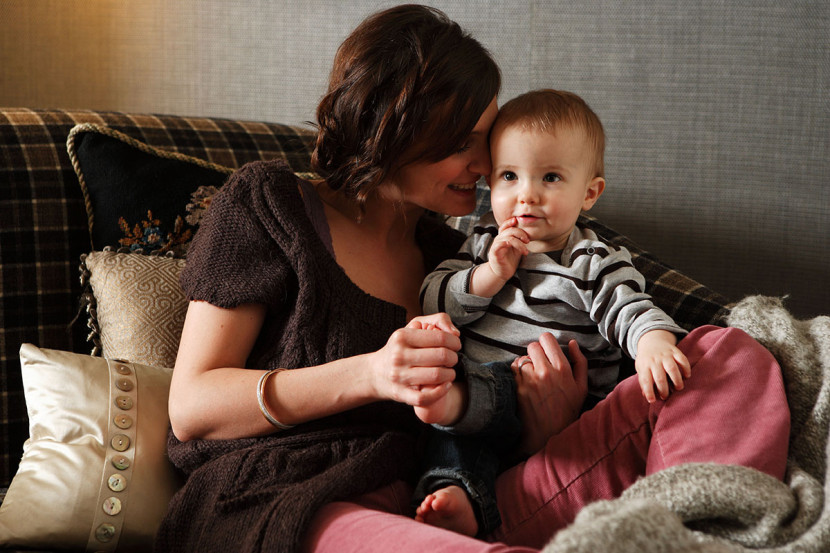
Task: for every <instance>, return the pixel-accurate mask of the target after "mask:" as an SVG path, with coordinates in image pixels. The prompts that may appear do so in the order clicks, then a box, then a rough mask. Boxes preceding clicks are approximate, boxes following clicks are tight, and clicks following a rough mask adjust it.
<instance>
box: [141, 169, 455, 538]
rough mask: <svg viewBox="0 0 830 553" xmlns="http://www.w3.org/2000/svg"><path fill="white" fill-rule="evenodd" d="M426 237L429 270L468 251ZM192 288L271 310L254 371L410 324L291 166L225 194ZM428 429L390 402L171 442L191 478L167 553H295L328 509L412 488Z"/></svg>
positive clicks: (169, 532) (422, 227)
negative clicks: (311, 205) (310, 199)
mask: <svg viewBox="0 0 830 553" xmlns="http://www.w3.org/2000/svg"><path fill="white" fill-rule="evenodd" d="M417 237H418V242H419V245H420V246H421V249H422V250H423V251H424V257H425V264H426V265H427V266H426V270H427V271H429V270H431V269H432V268H433V267H434V266H435V265H437V264H438V263H439V262H440V261H442V260H443V259H445V258H447V257H450V256H452V255H454V254H455V251H456V250H457V249H458V246H459V245H460V243H461V241H462V239H463V237H462V236H461V235H460V234H459V233H457V232H455V231H453V230H451V229H449V228H448V227H446V226H445V225H443V224H441V223H440V222H437V221H435V220H434V219H431V218H428V217H424V218H423V219H422V220H421V221H420V222H419V226H418V234H417ZM182 286H183V288H184V290H185V292H186V293H187V295H188V296H189V297H190V298H191V299H197V300H205V301H208V302H210V303H212V304H214V305H217V306H220V307H234V306H237V305H239V304H242V303H248V302H254V303H262V304H265V305H266V306H267V307H268V312H267V316H266V320H265V323H264V326H263V329H262V332H261V334H260V336H259V338H258V340H257V342H256V344H255V346H254V349H253V351H252V353H251V356H250V358H249V360H248V366H249V367H250V368H259V369H263V368H274V367H285V368H297V367H305V366H310V365H317V364H321V363H326V362H328V361H332V360H335V359H340V358H343V357H349V356H354V355H358V354H361V353H366V352H370V351H375V350H378V349H380V348H381V347H382V346H383V345H384V344H385V343H386V340H387V338H388V337H389V335H390V334H391V333H392V332H393V331H394V330H396V329H397V328H400V327H401V326H403V325H404V324H405V323H406V313H405V310H404V309H403V308H402V307H400V306H397V305H393V304H390V303H388V302H385V301H382V300H379V299H377V298H375V297H373V296H370V295H368V294H366V293H365V292H363V291H362V290H360V289H359V288H358V287H357V286H355V285H354V284H353V283H352V282H351V281H350V280H349V278H348V277H347V276H346V274H345V273H344V272H343V270H342V269H341V268H340V267H339V266H338V265H337V263H336V262H335V260H334V259H333V258H332V256H331V254H330V253H329V252H328V250H327V249H326V247H325V245H324V244H323V243H322V241H321V240H320V238H319V237H318V235H317V233H316V232H315V231H314V228H313V227H312V225H311V222H310V221H309V219H308V217H307V215H306V211H305V207H304V204H303V200H302V197H301V196H300V194H299V193H298V181H297V179H296V177H295V176H294V175H293V174H292V173H291V172H290V170H289V169H288V168H287V167H286V166H285V164H283V163H282V162H258V163H254V164H250V165H247V166H245V167H243V168H242V169H240V170H239V171H238V172H237V173H235V175H234V176H232V177H231V180H230V181H229V182H228V184H227V185H225V186H224V187H223V189H222V190H221V192H220V193H219V194H217V195H216V197H215V198H214V200H213V203H212V205H211V208H210V210H209V211H208V214H207V215H206V217H205V219H204V221H203V223H202V225H201V228H200V230H199V232H198V233H197V234H196V237H195V239H194V241H193V244H192V245H191V247H190V251H189V253H188V259H187V266H186V268H185V270H184V272H183V274H182ZM251 393H252V394H253V393H254V390H251ZM205 408H206V409H209V408H210V406H208V405H206V406H205ZM421 429H422V426H421V425H420V424H419V423H418V421H417V419H416V418H415V417H414V415H413V412H412V409H411V408H409V407H407V406H405V405H402V404H397V403H393V402H379V403H374V404H371V405H367V406H365V407H361V408H359V409H354V410H351V411H347V412H345V413H341V414H339V415H335V416H332V417H327V418H325V419H321V420H318V421H314V422H312V423H308V424H303V425H299V426H297V427H296V428H294V429H293V430H291V431H287V432H280V433H276V434H273V435H271V436H267V437H264V438H250V439H239V440H194V441H190V442H186V443H182V442H179V441H178V440H177V439H176V438H175V437H174V436H173V435H172V433H171V435H170V439H169V454H170V458H171V460H172V461H173V463H174V464H175V465H176V466H178V467H179V468H180V469H182V470H183V471H184V472H185V473H186V474H187V475H188V479H187V482H186V484H185V486H184V487H183V488H182V490H181V491H180V492H179V493H178V494H177V495H176V496H175V497H174V499H173V501H172V502H171V504H170V508H169V511H168V514H167V516H166V517H165V519H164V521H163V523H162V525H161V528H160V530H159V533H158V536H157V543H156V550H157V551H164V552H167V551H188V552H191V551H217V552H219V551H221V552H223V553H224V552H226V551H240V552H259V551H269V552H273V551H294V550H296V549H298V547H299V544H300V539H301V537H302V535H303V532H304V531H305V529H306V528H307V526H308V523H309V522H310V520H311V518H312V517H313V515H314V513H315V512H316V510H317V509H318V508H319V507H320V506H321V505H323V504H325V503H326V502H329V501H333V500H338V499H347V498H350V497H354V496H357V495H360V494H362V493H365V492H368V491H371V490H373V489H375V488H377V487H379V486H382V485H384V484H387V483H389V482H392V481H394V480H397V479H401V478H405V479H406V478H410V477H411V476H412V475H413V470H414V468H415V461H416V455H417V441H418V437H419V436H420V432H421Z"/></svg>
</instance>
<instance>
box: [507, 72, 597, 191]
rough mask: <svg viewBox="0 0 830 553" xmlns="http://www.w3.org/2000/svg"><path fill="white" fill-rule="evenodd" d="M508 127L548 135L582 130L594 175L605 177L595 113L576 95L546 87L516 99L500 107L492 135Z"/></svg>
mask: <svg viewBox="0 0 830 553" xmlns="http://www.w3.org/2000/svg"><path fill="white" fill-rule="evenodd" d="M511 125H520V126H521V128H523V129H524V130H528V131H536V132H546V133H551V134H553V133H555V132H556V130H557V129H559V128H563V127H564V128H569V129H574V130H578V129H582V130H583V131H584V132H585V136H586V138H587V141H588V145H589V147H590V148H591V149H592V150H593V154H594V173H595V175H594V176H595V177H603V178H605V162H604V159H603V158H604V157H605V131H604V130H603V128H602V123H601V122H600V120H599V117H597V114H596V113H594V111H593V110H592V109H591V108H590V107H589V106H588V104H587V103H585V100H583V99H582V98H580V97H579V96H577V95H576V94H574V93H572V92H566V91H564V90H553V89H549V88H547V89H540V90H532V91H530V92H526V93H524V94H522V95H521V96H517V97H515V98H513V99H512V100H510V101H509V102H507V103H506V104H504V105H503V106H502V107H501V109H500V110H499V114H498V117H496V121H495V123H494V124H493V131H492V132H493V133H494V134H495V133H496V132H497V130H500V129H503V128H505V127H508V126H511Z"/></svg>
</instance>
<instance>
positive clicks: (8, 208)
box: [0, 108, 728, 489]
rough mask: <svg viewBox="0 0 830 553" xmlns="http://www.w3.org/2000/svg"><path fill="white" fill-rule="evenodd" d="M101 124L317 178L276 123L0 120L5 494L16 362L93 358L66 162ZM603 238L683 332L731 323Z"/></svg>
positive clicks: (679, 281) (18, 400)
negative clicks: (75, 136)
mask: <svg viewBox="0 0 830 553" xmlns="http://www.w3.org/2000/svg"><path fill="white" fill-rule="evenodd" d="M79 123H92V124H97V125H102V126H107V127H111V128H113V129H116V130H119V131H121V132H123V133H125V134H127V135H129V136H131V137H133V138H135V139H137V140H140V141H142V142H144V143H146V144H148V145H150V146H154V147H159V148H165V149H170V150H171V151H175V152H179V153H183V154H186V155H190V156H194V157H197V158H201V159H205V160H207V161H209V162H212V163H215V164H218V165H223V166H227V167H232V168H236V167H240V166H241V165H243V164H245V163H247V162H250V161H256V160H265V159H273V158H277V157H282V158H284V159H286V160H287V161H288V163H289V164H290V165H291V167H292V169H293V170H294V171H296V172H308V171H310V170H311V169H310V163H309V157H310V152H311V148H312V141H313V133H312V132H310V131H309V130H307V129H303V128H300V127H292V126H286V125H280V124H275V123H263V122H248V121H238V120H229V119H218V118H204V117H183V116H171V115H144V114H126V113H117V112H100V111H67V110H31V109H23V108H0V489H2V488H4V487H6V486H8V483H9V482H10V480H11V478H12V476H13V475H14V473H15V472H16V470H17V463H18V461H19V459H20V455H21V453H22V446H23V442H24V440H25V439H26V438H27V436H28V421H27V417H26V407H25V404H24V398H23V391H22V389H23V386H22V381H21V378H20V366H19V361H18V350H19V349H20V345H21V344H22V343H25V342H31V343H34V344H36V345H37V346H39V347H42V348H51V349H58V350H69V351H75V352H89V351H90V349H91V346H90V345H89V344H87V343H86V338H87V333H88V330H87V329H86V327H85V324H84V322H85V320H86V317H85V316H79V317H78V321H77V322H75V323H74V324H72V321H73V319H74V318H75V317H76V315H77V314H78V308H79V300H80V297H81V293H82V290H81V285H80V280H79V273H78V267H79V262H80V256H81V254H83V253H87V252H88V251H89V250H90V237H89V228H88V225H87V214H86V209H85V207H84V200H83V196H82V193H81V188H80V185H79V183H78V179H77V177H76V174H75V171H74V170H73V167H72V164H71V162H70V160H69V155H68V154H67V152H66V140H67V136H68V134H69V131H70V129H71V128H72V127H74V126H75V125H76V124H79ZM489 205H490V204H489V196H488V194H487V189H486V186H484V185H483V184H480V186H479V190H478V207H477V210H476V211H475V212H474V213H473V214H471V215H469V216H467V217H464V218H460V219H450V220H449V221H448V223H449V224H450V225H451V226H453V227H455V228H458V229H459V230H461V231H462V232H465V233H468V232H469V230H470V229H471V226H472V224H473V223H474V222H475V221H476V220H477V219H478V216H479V215H480V214H482V213H484V212H486V211H488V210H489ZM581 224H584V225H587V226H588V227H590V228H591V229H593V230H594V231H595V232H596V233H597V234H598V235H600V236H602V237H603V238H605V239H606V240H608V241H609V242H612V243H614V244H616V245H623V246H625V247H627V248H628V249H629V250H630V251H631V253H632V256H633V257H634V260H635V264H636V265H637V268H638V269H639V270H640V271H641V272H642V273H643V274H644V275H645V277H646V280H647V282H648V291H649V292H650V293H651V294H652V296H654V298H655V302H656V303H657V304H658V305H659V306H660V307H661V308H662V309H664V310H665V311H666V312H667V313H668V314H669V315H671V316H672V317H674V318H675V320H676V321H677V322H678V324H680V325H681V326H683V327H685V328H693V327H696V326H700V325H702V324H707V323H715V324H718V323H721V321H722V317H723V316H724V315H725V314H726V313H727V311H728V309H727V300H726V299H725V298H724V297H723V296H721V295H720V294H717V293H716V292H714V291H712V290H710V289H708V288H706V287H705V286H703V285H701V284H700V283H698V282H696V281H694V280H692V279H690V278H688V277H686V276H685V275H683V274H682V273H679V272H677V271H675V270H674V269H672V268H671V267H668V266H667V265H665V264H664V263H662V262H660V260H658V259H656V258H655V257H654V256H652V255H651V254H649V253H648V252H646V251H644V250H643V249H642V248H640V247H639V246H637V245H636V244H634V243H633V242H632V241H631V240H629V239H628V238H626V237H625V236H622V235H620V234H619V233H617V232H615V231H613V230H612V229H610V228H608V227H606V226H605V225H603V224H602V223H601V222H599V221H597V220H596V219H593V218H591V217H587V216H586V217H583V218H582V219H581Z"/></svg>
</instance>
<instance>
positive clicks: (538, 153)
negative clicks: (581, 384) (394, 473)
mask: <svg viewBox="0 0 830 553" xmlns="http://www.w3.org/2000/svg"><path fill="white" fill-rule="evenodd" d="M604 149H605V136H604V131H603V128H602V124H601V123H600V121H599V118H598V117H597V116H596V114H595V113H594V112H593V111H592V110H591V109H590V108H589V107H588V105H587V104H586V103H585V102H584V100H582V99H581V98H580V97H578V96H576V95H575V94H572V93H569V92H562V91H556V90H537V91H533V92H529V93H527V94H523V95H521V96H519V97H517V98H514V99H513V100H511V101H510V102H508V103H507V104H505V105H504V106H503V107H502V108H501V110H500V111H499V115H498V117H497V119H496V122H495V123H494V124H493V128H492V130H491V134H490V151H491V157H492V164H493V167H492V173H491V175H490V178H489V179H488V182H489V185H490V200H491V204H492V212H491V213H488V214H486V215H484V216H483V217H482V218H481V219H480V220H479V222H478V223H477V225H476V228H475V230H474V231H473V233H472V235H471V236H470V237H469V238H468V239H467V241H466V242H465V243H464V245H463V246H462V248H461V250H459V252H458V254H457V256H456V257H455V258H454V259H451V260H447V261H445V262H444V263H442V264H441V265H439V266H438V267H437V268H436V270H435V271H434V272H433V273H431V274H430V275H428V276H427V278H426V280H425V281H424V284H423V287H422V297H423V308H424V313H425V314H426V313H435V312H442V311H443V312H446V313H448V314H449V315H450V317H451V318H452V321H453V323H454V324H455V325H456V326H457V327H458V328H460V329H461V336H462V344H463V349H462V354H463V367H464V370H465V372H466V373H467V375H466V382H465V379H459V382H464V384H461V383H459V384H457V386H459V387H460V386H464V385H467V386H469V385H470V383H469V382H470V378H473V379H475V378H477V376H476V374H477V373H478V372H480V371H492V372H493V374H495V379H496V381H497V382H501V383H502V384H499V385H497V387H496V389H497V391H498V393H497V394H496V395H501V396H504V395H505V394H515V383H514V382H512V380H513V378H512V376H513V375H512V373H511V372H510V370H511V367H510V365H511V364H512V370H518V371H529V370H532V366H531V367H528V366H526V364H527V363H528V361H529V360H528V359H527V358H525V357H522V356H524V355H525V354H526V351H527V349H526V348H527V345H528V344H529V343H531V342H533V341H537V340H538V339H539V336H540V335H541V334H543V333H545V332H551V333H553V334H554V336H556V338H557V340H558V341H559V343H560V344H561V345H563V346H564V345H567V344H569V343H570V342H572V341H574V340H575V341H576V343H577V344H578V345H579V347H580V350H581V351H582V352H583V353H584V354H585V356H586V357H587V359H588V387H589V396H593V398H594V401H597V400H599V399H601V398H603V397H605V395H606V394H608V392H610V391H611V389H613V387H614V386H615V384H616V382H617V380H618V376H619V364H620V361H621V359H622V355H623V354H626V355H628V356H630V357H632V358H634V359H635V367H636V370H637V375H638V378H639V383H640V386H641V388H642V391H643V395H644V397H645V399H646V400H647V401H649V402H654V401H656V399H657V396H656V395H655V389H656V391H657V393H658V394H659V396H660V398H661V399H665V398H666V397H668V395H669V391H670V389H669V385H670V383H671V384H673V385H674V387H675V389H677V390H680V389H682V388H683V379H684V377H685V378H688V377H689V376H691V369H690V366H689V362H688V360H687V359H686V357H685V355H683V353H682V352H681V351H680V350H679V349H678V348H677V347H676V343H677V339H678V336H683V335H684V334H685V333H686V332H685V331H684V330H683V329H682V328H680V327H679V326H678V325H677V324H675V323H674V321H673V320H672V319H671V318H670V317H669V316H668V315H667V314H665V313H664V312H663V311H661V310H660V309H658V308H657V307H655V306H654V304H653V303H652V302H651V298H650V297H649V296H648V295H647V294H646V293H645V278H644V277H643V276H642V275H641V274H640V273H639V272H638V271H637V270H636V269H635V268H634V265H633V264H632V261H631V255H630V254H629V252H628V251H627V250H625V249H624V248H621V247H617V246H612V245H610V244H606V243H604V242H603V241H602V240H600V239H599V238H598V237H597V235H596V234H595V233H594V232H592V231H591V230H589V229H587V228H582V227H580V226H578V225H577V219H578V218H579V215H580V213H581V212H582V211H587V210H589V209H591V207H593V205H594V204H595V203H596V201H597V200H598V199H599V197H600V196H601V195H602V193H603V191H604V189H605V178H604V167H603V163H604V162H603V155H604ZM517 356H518V357H520V359H519V360H518V362H516V359H517ZM494 362H495V363H494ZM499 362H500V363H499ZM484 363H487V364H486V365H482V364H484ZM505 373H506V374H507V375H508V377H509V379H510V381H509V382H508V381H507V380H505V377H504V374H505ZM491 378H492V377H491ZM463 397H464V396H463V394H462V392H460V391H459V390H451V393H448V394H447V395H446V396H445V397H444V398H443V399H442V400H439V401H438V402H436V403H435V404H432V405H430V406H427V407H419V408H416V413H417V415H418V416H419V417H420V418H421V420H423V421H424V422H428V423H431V424H433V425H436V426H438V428H439V430H438V431H436V432H435V433H434V440H437V441H438V442H439V443H440V445H439V446H433V447H431V448H430V451H431V453H430V455H429V456H428V460H427V462H428V463H429V467H430V468H429V469H428V470H426V471H425V474H424V476H423V477H422V479H421V482H420V483H419V485H418V488H417V489H416V494H415V502H416V503H417V505H418V507H417V514H416V518H417V519H419V520H422V521H424V522H427V523H429V524H434V525H437V526H442V527H446V528H450V529H453V530H456V531H459V532H462V533H466V534H470V535H475V534H479V535H481V534H486V533H489V532H490V531H492V530H493V529H494V528H495V527H497V526H498V524H500V520H499V518H498V510H497V508H496V507H495V498H494V494H493V481H494V479H495V474H496V469H497V468H498V464H499V456H500V455H501V454H503V453H504V452H503V451H493V448H492V447H490V444H493V443H496V444H505V443H511V444H514V445H515V443H516V441H515V440H509V439H508V438H509V436H506V435H500V434H498V432H502V431H505V432H510V431H515V429H517V428H520V427H519V426H518V424H517V423H515V422H513V421H509V420H507V419H506V417H507V418H509V417H512V418H513V419H515V418H516V415H515V399H513V398H512V397H500V398H497V403H499V402H500V403H499V406H498V408H490V409H488V408H487V406H480V405H476V404H470V405H466V406H465V402H464V401H462V399H461V398H463ZM470 397H471V398H473V401H475V398H476V397H480V396H479V395H473V394H470ZM505 406H508V407H509V406H512V410H511V409H509V408H508V409H506V408H505ZM506 410H507V411H511V412H510V413H505V411H506ZM471 413H475V414H476V416H477V417H479V418H481V417H482V416H483V415H482V413H485V414H487V415H489V416H491V418H492V421H493V422H488V423H487V425H488V426H486V427H485V428H476V429H475V430H474V431H473V432H469V427H470V425H469V424H468V423H466V422H463V421H461V422H459V419H468V418H469V417H470V416H471ZM485 418H486V417H485ZM448 424H452V425H453V426H452V427H445V426H442V425H448ZM494 428H495V429H496V430H494ZM507 429H514V430H507ZM494 432H496V433H494ZM485 441H486V442H487V443H483V442H485ZM471 448H472V449H474V451H472V452H471V451H470V449H471ZM488 455H489V456H491V457H495V460H493V461H492V463H491V465H489V466H490V467H491V468H488V469H487V470H486V471H485V472H486V473H487V474H485V475H484V477H483V478H478V476H476V474H475V472H476V470H478V467H479V466H480V464H481V459H482V458H483V457H482V456H488ZM465 459H466V460H473V461H471V464H475V466H476V470H473V467H471V466H464V463H465ZM492 466H495V467H496V468H495V469H494V468H492Z"/></svg>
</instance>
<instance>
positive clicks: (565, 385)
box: [512, 332, 588, 454]
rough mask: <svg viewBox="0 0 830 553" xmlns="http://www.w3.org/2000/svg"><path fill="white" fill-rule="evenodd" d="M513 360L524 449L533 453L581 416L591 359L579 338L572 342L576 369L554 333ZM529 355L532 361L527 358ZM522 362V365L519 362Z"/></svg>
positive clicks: (530, 346) (547, 334)
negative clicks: (580, 348)
mask: <svg viewBox="0 0 830 553" xmlns="http://www.w3.org/2000/svg"><path fill="white" fill-rule="evenodd" d="M527 353H528V356H527V357H519V358H518V359H516V360H515V361H514V362H513V365H512V368H513V373H514V374H515V375H516V384H517V388H518V400H519V416H520V417H521V420H522V440H521V444H520V446H519V447H520V448H521V450H522V452H524V453H527V454H533V453H536V452H537V451H539V450H540V449H542V447H544V445H545V443H547V441H548V439H550V438H551V437H552V436H554V435H556V434H558V433H559V432H561V431H562V430H563V429H564V428H565V427H566V426H568V425H569V424H571V423H572V422H573V421H575V420H576V419H577V418H578V417H579V412H580V409H581V408H582V403H583V402H584V401H585V396H586V395H587V394H588V360H587V359H586V358H585V356H584V355H582V352H581V351H580V350H579V345H577V343H576V340H571V341H570V342H569V343H568V353H569V355H570V358H571V359H572V360H573V368H571V364H570V363H569V362H568V359H567V358H566V357H565V354H564V353H563V352H562V348H561V347H560V346H559V344H558V343H557V341H556V338H554V337H553V335H552V334H550V333H549V332H546V333H544V334H542V336H540V337H539V341H538V342H533V343H531V344H529V345H528V346H527ZM528 358H529V361H527V359H528ZM520 364H521V367H519V365H520Z"/></svg>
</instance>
